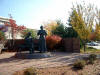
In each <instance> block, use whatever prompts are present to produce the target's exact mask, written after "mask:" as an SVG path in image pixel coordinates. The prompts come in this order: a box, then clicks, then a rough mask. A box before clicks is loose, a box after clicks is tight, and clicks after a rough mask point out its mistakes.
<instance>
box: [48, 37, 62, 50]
mask: <svg viewBox="0 0 100 75" xmlns="http://www.w3.org/2000/svg"><path fill="white" fill-rule="evenodd" d="M61 40H62V38H61V37H60V36H57V35H52V36H47V37H46V43H47V46H48V48H49V49H54V47H55V46H56V45H57V44H59V43H60V41H61Z"/></svg>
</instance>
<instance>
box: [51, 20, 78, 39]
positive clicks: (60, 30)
mask: <svg viewBox="0 0 100 75" xmlns="http://www.w3.org/2000/svg"><path fill="white" fill-rule="evenodd" d="M52 34H53V35H58V36H60V37H62V38H69V37H71V38H72V37H77V36H78V35H77V32H76V31H75V30H74V29H73V28H72V27H66V26H64V24H63V23H62V22H61V21H59V20H58V21H57V27H56V28H55V29H54V30H52Z"/></svg>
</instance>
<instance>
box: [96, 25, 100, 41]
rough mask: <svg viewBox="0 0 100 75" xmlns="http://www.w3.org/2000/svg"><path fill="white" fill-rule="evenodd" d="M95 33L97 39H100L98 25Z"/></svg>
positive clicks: (99, 26) (99, 27)
mask: <svg viewBox="0 0 100 75" xmlns="http://www.w3.org/2000/svg"><path fill="white" fill-rule="evenodd" d="M95 33H96V37H97V39H100V25H99V24H96V30H95Z"/></svg>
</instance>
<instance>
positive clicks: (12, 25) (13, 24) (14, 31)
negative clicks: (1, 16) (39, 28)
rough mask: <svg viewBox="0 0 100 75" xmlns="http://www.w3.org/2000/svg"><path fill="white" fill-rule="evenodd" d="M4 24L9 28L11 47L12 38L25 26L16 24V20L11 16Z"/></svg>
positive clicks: (12, 44)
mask: <svg viewBox="0 0 100 75" xmlns="http://www.w3.org/2000/svg"><path fill="white" fill-rule="evenodd" d="M5 26H7V27H10V28H11V37H12V41H11V43H10V46H11V47H12V48H13V46H14V39H16V37H15V35H16V34H17V33H18V32H21V31H23V30H24V29H26V27H25V26H18V25H17V24H16V21H15V20H13V19H12V18H10V19H9V23H5Z"/></svg>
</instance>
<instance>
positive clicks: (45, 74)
mask: <svg viewBox="0 0 100 75" xmlns="http://www.w3.org/2000/svg"><path fill="white" fill-rule="evenodd" d="M36 70H37V73H38V75H100V59H98V60H96V61H95V64H93V65H92V64H88V65H86V66H85V67H84V68H83V69H82V70H75V69H73V68H72V65H69V66H61V67H51V68H38V69H36ZM22 72H24V71H19V72H16V73H15V74H14V75H23V73H22Z"/></svg>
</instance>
